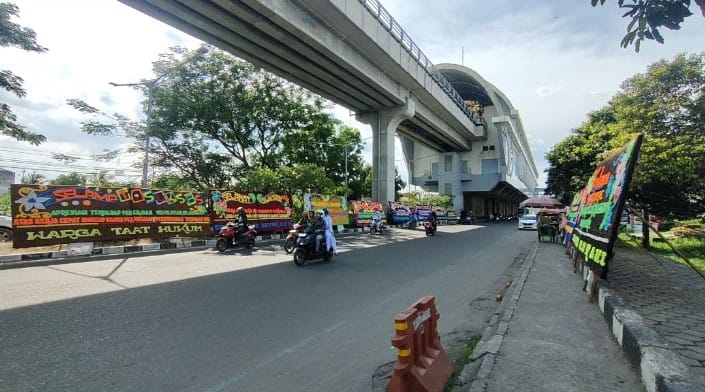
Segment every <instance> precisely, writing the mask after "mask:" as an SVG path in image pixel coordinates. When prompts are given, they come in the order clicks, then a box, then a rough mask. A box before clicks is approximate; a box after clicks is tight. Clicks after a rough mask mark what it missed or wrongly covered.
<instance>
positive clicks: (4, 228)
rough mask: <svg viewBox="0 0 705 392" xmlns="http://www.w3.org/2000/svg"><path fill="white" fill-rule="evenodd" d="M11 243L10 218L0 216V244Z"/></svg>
mask: <svg viewBox="0 0 705 392" xmlns="http://www.w3.org/2000/svg"><path fill="white" fill-rule="evenodd" d="M6 241H12V218H10V217H9V216H3V215H0V242H6Z"/></svg>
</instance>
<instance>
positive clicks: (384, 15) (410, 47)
mask: <svg viewBox="0 0 705 392" xmlns="http://www.w3.org/2000/svg"><path fill="white" fill-rule="evenodd" d="M359 1H360V3H361V4H363V5H364V6H365V8H366V9H367V11H368V12H369V13H370V14H371V15H372V16H374V17H375V18H376V19H377V20H378V21H379V23H381V24H382V26H384V28H385V29H386V30H387V31H389V33H390V34H391V35H392V37H394V39H396V40H397V41H398V42H399V43H400V44H401V46H402V47H403V48H404V49H405V50H406V51H407V52H408V53H409V55H411V57H413V58H414V59H415V60H416V62H417V63H418V64H419V65H421V66H422V67H423V68H424V69H425V70H426V73H427V74H428V75H429V76H431V78H433V80H435V81H436V83H437V84H438V86H439V87H441V89H442V90H443V91H445V93H446V95H448V97H450V99H451V100H452V101H453V102H455V104H456V106H457V107H458V108H459V109H460V110H461V111H462V112H463V113H465V115H466V116H467V117H468V118H469V119H470V121H472V122H473V124H475V125H485V121H484V119H483V118H482V117H480V116H477V115H475V113H473V112H472V111H471V110H470V109H469V108H468V105H467V104H466V103H465V101H464V100H463V98H462V97H461V96H460V94H458V92H457V91H456V90H455V89H454V88H453V86H452V85H451V84H450V82H448V80H447V79H446V78H445V77H444V76H443V75H442V74H441V73H440V72H438V71H434V70H433V69H432V67H433V63H431V60H429V59H428V57H426V55H425V54H424V53H423V52H422V51H421V49H420V48H419V47H418V45H416V43H415V42H414V41H413V40H412V39H411V37H410V36H409V34H407V33H406V32H405V31H404V29H403V28H402V27H401V26H400V25H399V23H397V21H396V20H394V18H393V17H392V15H390V14H389V11H387V10H386V9H385V8H384V7H383V6H382V4H380V3H379V1H377V0H359Z"/></svg>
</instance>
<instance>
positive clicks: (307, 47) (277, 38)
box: [120, 0, 486, 203]
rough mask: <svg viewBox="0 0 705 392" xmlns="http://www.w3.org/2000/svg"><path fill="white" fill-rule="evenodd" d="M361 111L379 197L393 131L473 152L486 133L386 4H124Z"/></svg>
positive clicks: (332, 0)
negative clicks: (369, 139)
mask: <svg viewBox="0 0 705 392" xmlns="http://www.w3.org/2000/svg"><path fill="white" fill-rule="evenodd" d="M120 1H121V2H123V3H125V4H127V5H129V6H131V7H133V8H135V9H137V10H139V11H141V12H143V13H145V14H148V15H150V16H152V17H154V18H156V19H158V20H160V21H163V22H165V23H167V24H169V25H171V26H173V27H175V28H177V29H179V30H182V31H184V32H186V33H188V34H190V35H192V36H194V37H196V38H199V39H201V40H203V41H204V42H207V43H209V44H212V45H214V46H216V47H218V48H220V49H223V50H225V51H227V52H230V53H232V54H234V55H236V56H238V57H241V58H243V59H244V60H246V61H248V62H251V63H253V64H255V65H258V66H260V67H262V68H263V69H266V70H268V71H270V72H272V73H274V74H277V75H279V76H281V77H283V78H285V79H287V80H289V81H292V82H294V83H296V84H298V85H300V86H303V87H305V88H307V89H309V90H311V91H313V92H315V93H317V94H319V95H321V96H323V97H326V98H328V99H330V100H331V101H333V102H335V103H337V104H340V105H342V106H344V107H346V108H348V109H350V110H351V111H353V112H355V113H356V117H357V118H358V119H359V120H360V121H363V122H366V123H368V124H370V126H371V127H372V130H373V137H374V144H373V167H374V169H373V185H372V193H373V195H372V196H373V198H375V199H377V200H379V201H381V202H382V203H386V202H387V201H388V200H393V198H394V134H395V132H399V134H401V135H406V136H407V137H409V138H411V139H413V140H416V141H417V142H418V143H422V144H423V145H424V146H426V147H428V148H431V149H433V150H434V151H439V152H440V151H469V150H470V149H471V146H472V143H473V142H476V141H479V140H483V139H485V138H486V133H485V130H486V127H485V125H484V124H483V123H482V122H480V121H479V119H478V118H477V117H476V116H475V115H474V114H473V113H472V112H471V111H470V110H468V107H467V105H466V104H465V103H464V102H463V100H462V97H461V96H460V95H459V94H458V92H457V91H455V89H453V87H452V85H451V84H450V83H448V81H447V80H446V79H445V78H444V76H443V75H442V74H441V73H440V72H437V71H435V70H434V69H433V65H432V64H431V62H430V61H429V60H428V59H427V58H426V56H425V55H424V54H423V52H421V50H420V49H419V48H418V46H416V44H415V43H414V42H413V41H412V40H411V39H410V37H409V35H408V34H407V33H406V32H405V31H404V30H403V29H402V28H401V27H400V26H399V24H398V23H397V22H396V21H395V20H394V19H393V18H392V17H391V15H389V13H388V12H387V11H386V10H385V9H384V8H383V7H382V6H381V5H380V4H379V2H378V1H377V0H320V1H291V0H289V1H287V0H240V1H237V0H212V1H211V0H120Z"/></svg>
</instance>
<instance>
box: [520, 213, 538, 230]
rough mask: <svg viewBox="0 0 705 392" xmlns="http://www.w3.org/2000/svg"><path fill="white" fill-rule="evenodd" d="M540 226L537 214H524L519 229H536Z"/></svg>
mask: <svg viewBox="0 0 705 392" xmlns="http://www.w3.org/2000/svg"><path fill="white" fill-rule="evenodd" d="M538 226H539V224H538V220H537V219H536V215H535V214H524V215H522V216H521V218H519V230H536V229H537V228H538Z"/></svg>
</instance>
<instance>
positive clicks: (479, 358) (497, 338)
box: [458, 244, 538, 392]
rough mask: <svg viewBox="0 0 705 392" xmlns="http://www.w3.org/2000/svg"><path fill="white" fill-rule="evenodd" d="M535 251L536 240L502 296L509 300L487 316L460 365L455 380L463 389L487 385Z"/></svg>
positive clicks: (475, 390) (472, 391) (479, 391)
mask: <svg viewBox="0 0 705 392" xmlns="http://www.w3.org/2000/svg"><path fill="white" fill-rule="evenodd" d="M537 252H538V244H536V245H535V246H534V248H533V249H532V250H531V252H529V255H528V256H527V257H526V259H525V260H524V264H523V265H522V267H521V269H520V270H519V272H518V273H517V274H516V276H518V278H517V277H515V279H513V284H512V285H511V289H510V291H509V292H508V293H507V296H505V298H508V299H509V301H506V302H503V303H502V304H501V305H500V307H499V309H498V311H497V313H495V314H494V316H492V318H491V319H490V326H489V327H487V328H485V331H484V333H483V334H482V337H481V338H480V341H479V342H478V343H477V346H475V350H473V352H472V354H471V355H470V359H471V362H470V363H468V364H467V365H465V366H464V367H463V370H462V371H461V372H460V376H459V377H458V382H459V384H460V386H461V388H465V387H467V388H466V389H463V390H464V391H468V392H484V391H485V390H486V389H487V383H488V382H489V380H490V377H491V376H492V369H493V368H494V363H495V358H496V356H497V353H498V352H499V350H500V348H501V347H502V342H503V341H504V336H505V335H506V334H507V331H508V330H509V322H510V321H511V319H512V317H514V312H515V310H516V308H517V305H518V303H519V298H520V297H521V293H522V291H523V290H524V284H525V283H526V280H527V279H528V277H529V273H530V272H531V268H532V267H533V265H534V261H535V260H536V253H537ZM478 363H479V366H478Z"/></svg>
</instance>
